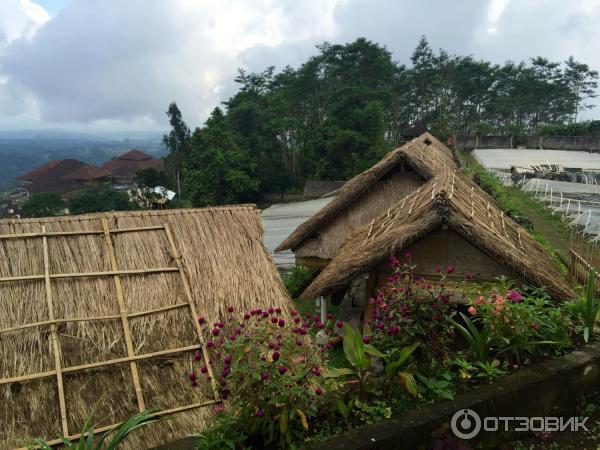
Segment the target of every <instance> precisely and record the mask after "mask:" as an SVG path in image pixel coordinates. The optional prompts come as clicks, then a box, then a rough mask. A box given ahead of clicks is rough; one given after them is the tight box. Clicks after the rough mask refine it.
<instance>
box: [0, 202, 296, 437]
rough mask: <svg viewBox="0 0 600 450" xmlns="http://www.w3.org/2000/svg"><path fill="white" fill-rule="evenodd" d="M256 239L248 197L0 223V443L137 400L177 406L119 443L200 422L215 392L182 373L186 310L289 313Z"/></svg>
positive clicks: (191, 428)
mask: <svg viewBox="0 0 600 450" xmlns="http://www.w3.org/2000/svg"><path fill="white" fill-rule="evenodd" d="M165 224H166V226H165ZM44 229H45V233H46V234H44V233H43V230H44ZM106 230H109V231H108V234H106ZM169 232H170V233H171V236H172V239H171V240H170V239H169ZM261 239H262V227H261V222H260V216H259V212H258V210H257V209H256V208H255V207H254V206H248V205H245V206H244V205H242V206H232V207H215V208H205V209H188V210H163V211H141V212H115V213H106V214H90V215H82V216H65V217H56V218H44V219H27V220H1V221H0V307H1V309H2V314H1V315H0V396H1V397H2V402H0V449H9V448H15V447H22V446H24V445H26V444H27V439H28V438H32V437H36V436H39V437H43V438H46V439H55V438H58V437H59V436H61V435H62V434H63V433H64V432H65V430H66V432H67V433H68V434H70V435H75V434H76V433H77V432H78V431H79V429H80V427H81V426H82V424H83V422H84V420H85V418H86V416H87V415H89V414H92V413H93V414H94V418H95V419H96V420H97V427H98V428H102V427H106V426H110V425H112V424H115V423H118V422H120V421H122V420H124V419H125V418H127V417H129V416H130V415H132V414H134V413H135V412H137V411H138V410H139V409H140V405H142V404H143V406H145V407H148V408H158V409H160V410H161V411H167V412H169V411H180V410H181V411H185V412H182V413H181V414H178V415H177V416H175V420H173V421H165V422H164V423H158V424H157V425H156V426H155V425H152V426H151V427H149V428H146V429H144V430H143V431H142V432H140V433H134V435H133V438H132V439H131V440H130V441H129V444H128V445H127V447H124V448H131V449H142V448H150V447H152V446H155V445H159V444H161V443H164V442H167V441H169V440H172V439H174V438H178V437H182V436H185V435H187V434H189V433H193V432H197V431H199V430H201V429H202V428H203V426H204V424H205V420H206V418H207V416H208V415H210V414H212V411H211V410H210V408H212V406H210V405H211V404H212V403H214V402H215V399H214V396H213V393H212V392H211V389H210V388H209V387H207V388H204V389H201V390H194V389H192V387H191V386H190V383H189V381H188V380H187V379H186V374H187V373H188V372H189V371H190V369H191V368H192V364H193V363H194V361H193V355H194V353H195V351H196V350H197V349H199V348H198V347H199V337H198V329H197V327H196V326H197V321H196V318H197V315H200V314H201V315H204V316H205V317H206V318H207V320H208V321H209V323H212V322H213V321H215V320H216V319H217V318H219V317H224V316H225V313H226V308H227V305H232V306H234V308H235V309H236V311H242V310H247V309H250V308H253V307H262V308H264V309H266V307H268V306H270V305H274V306H280V307H281V308H282V309H284V310H285V311H289V309H290V303H289V297H288V295H287V293H286V291H285V288H284V286H283V284H282V283H281V280H280V277H279V275H278V273H277V271H276V269H275V267H274V265H273V263H272V260H271V258H270V257H269V255H268V254H267V252H266V251H265V249H264V247H263V245H262V241H261ZM171 241H172V243H171ZM178 254H180V255H181V258H180V259H179V258H178V257H177V255H178ZM107 272H108V273H107ZM186 286H187V287H186ZM190 298H191V300H190ZM190 304H191V306H190ZM150 354H151V355H152V356H149V355H150ZM132 355H133V356H132ZM55 356H56V357H57V358H56V359H55ZM195 364H196V366H197V365H198V364H199V363H195ZM136 373H137V375H136ZM62 392H64V395H63V394H61V393H62ZM203 405H205V406H203ZM63 415H64V420H63V419H61V416H63Z"/></svg>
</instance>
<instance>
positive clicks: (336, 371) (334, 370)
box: [323, 367, 354, 378]
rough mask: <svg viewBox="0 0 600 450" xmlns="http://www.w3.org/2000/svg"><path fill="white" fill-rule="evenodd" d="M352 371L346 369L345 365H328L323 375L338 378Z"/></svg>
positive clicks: (350, 373)
mask: <svg viewBox="0 0 600 450" xmlns="http://www.w3.org/2000/svg"><path fill="white" fill-rule="evenodd" d="M353 373H354V372H353V371H352V369H348V368H347V367H328V368H327V369H326V370H325V372H324V373H323V376H324V377H325V378H339V377H343V376H346V375H352V374H353Z"/></svg>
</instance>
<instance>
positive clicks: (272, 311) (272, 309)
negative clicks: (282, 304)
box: [269, 306, 275, 314]
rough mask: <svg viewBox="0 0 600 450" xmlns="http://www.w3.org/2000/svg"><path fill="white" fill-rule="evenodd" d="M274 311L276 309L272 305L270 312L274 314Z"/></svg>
mask: <svg viewBox="0 0 600 450" xmlns="http://www.w3.org/2000/svg"><path fill="white" fill-rule="evenodd" d="M274 312H275V309H274V308H273V307H272V306H271V307H270V308H269V314H273V313H274Z"/></svg>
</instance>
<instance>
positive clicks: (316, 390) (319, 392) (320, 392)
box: [315, 386, 323, 395]
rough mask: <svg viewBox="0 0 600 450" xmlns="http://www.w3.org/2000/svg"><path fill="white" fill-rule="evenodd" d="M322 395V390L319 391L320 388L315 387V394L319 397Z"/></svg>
mask: <svg viewBox="0 0 600 450" xmlns="http://www.w3.org/2000/svg"><path fill="white" fill-rule="evenodd" d="M322 393H323V389H321V387H320V386H317V388H316V389H315V394H317V395H321V394H322Z"/></svg>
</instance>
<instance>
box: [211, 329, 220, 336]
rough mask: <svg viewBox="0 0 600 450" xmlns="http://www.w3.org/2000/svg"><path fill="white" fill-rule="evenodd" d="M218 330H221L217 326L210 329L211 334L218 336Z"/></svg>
mask: <svg viewBox="0 0 600 450" xmlns="http://www.w3.org/2000/svg"><path fill="white" fill-rule="evenodd" d="M220 332H221V330H219V329H218V328H213V330H212V331H211V333H212V334H213V336H218V335H219V333H220Z"/></svg>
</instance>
